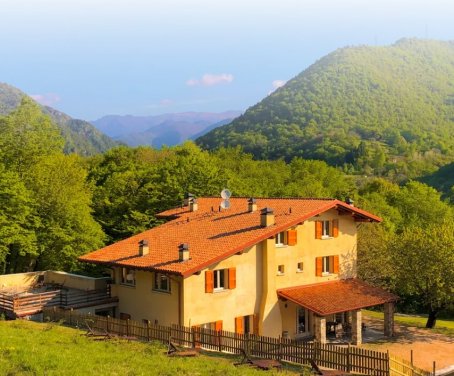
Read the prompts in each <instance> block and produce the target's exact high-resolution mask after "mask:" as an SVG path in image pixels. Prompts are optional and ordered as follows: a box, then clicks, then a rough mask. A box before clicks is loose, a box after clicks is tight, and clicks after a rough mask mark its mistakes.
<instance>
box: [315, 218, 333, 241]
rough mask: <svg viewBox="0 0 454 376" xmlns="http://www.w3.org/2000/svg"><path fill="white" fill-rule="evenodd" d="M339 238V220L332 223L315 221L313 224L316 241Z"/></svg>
mask: <svg viewBox="0 0 454 376" xmlns="http://www.w3.org/2000/svg"><path fill="white" fill-rule="evenodd" d="M338 236H339V220H337V219H333V220H332V221H316V222H315V238H316V239H331V238H337V237H338Z"/></svg>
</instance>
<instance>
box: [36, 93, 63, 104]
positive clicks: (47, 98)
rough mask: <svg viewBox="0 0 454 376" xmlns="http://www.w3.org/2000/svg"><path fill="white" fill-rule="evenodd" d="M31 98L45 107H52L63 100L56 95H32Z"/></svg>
mask: <svg viewBox="0 0 454 376" xmlns="http://www.w3.org/2000/svg"><path fill="white" fill-rule="evenodd" d="M30 97H32V98H33V99H34V100H35V101H37V102H38V103H39V104H42V105H44V106H52V105H53V104H55V103H57V102H60V100H61V98H60V96H59V95H58V94H55V93H45V94H30Z"/></svg>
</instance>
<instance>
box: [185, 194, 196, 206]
mask: <svg viewBox="0 0 454 376" xmlns="http://www.w3.org/2000/svg"><path fill="white" fill-rule="evenodd" d="M193 198H194V195H193V194H192V193H189V192H186V193H185V194H184V201H183V206H188V205H189V202H190V201H191V200H192V199H193Z"/></svg>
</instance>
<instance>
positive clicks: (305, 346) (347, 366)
mask: <svg viewBox="0 0 454 376" xmlns="http://www.w3.org/2000/svg"><path fill="white" fill-rule="evenodd" d="M43 315H44V318H45V319H49V320H51V321H62V322H64V323H66V324H68V325H70V326H75V327H78V328H85V327H86V321H87V320H89V322H90V326H91V327H92V328H93V329H96V330H105V331H107V332H109V333H112V334H116V335H120V336H126V337H128V338H131V337H133V338H135V339H138V340H143V341H151V340H157V341H161V342H162V343H165V344H167V343H168V342H169V340H170V339H171V340H172V341H173V342H174V343H176V344H178V345H181V346H186V347H199V348H203V349H206V350H212V351H219V352H226V353H231V354H239V353H241V351H244V352H245V353H246V354H248V355H250V356H255V357H260V358H267V359H277V360H280V361H286V362H291V363H296V364H309V361H310V360H311V359H313V360H314V361H315V362H316V363H317V364H318V365H319V366H321V367H326V368H334V369H338V370H342V371H347V372H353V373H358V374H364V375H375V376H402V375H404V376H407V375H411V376H430V375H432V374H431V373H430V372H427V371H423V370H420V369H418V368H416V367H413V366H412V365H411V364H410V363H409V362H405V361H404V360H400V359H399V358H396V357H394V356H390V355H389V354H388V353H384V352H378V351H372V350H366V349H361V348H358V347H351V346H347V347H342V346H337V345H332V344H320V343H318V342H300V341H296V340H292V339H286V338H272V337H265V336H258V335H254V334H238V333H232V332H227V331H224V330H220V331H216V330H211V329H203V328H200V327H191V328H189V327H185V326H179V325H171V326H163V325H154V324H151V323H150V322H148V323H140V322H137V321H133V320H120V319H115V318H111V317H108V316H107V317H104V316H96V315H95V316H94V315H85V314H80V313H77V312H75V311H72V310H62V309H58V308H56V307H53V308H45V309H44V310H43ZM407 363H408V364H407ZM398 364H404V365H403V366H402V367H401V368H399V367H400V366H398ZM404 368H405V370H407V369H410V372H413V373H403V372H404V371H402V369H404ZM405 372H406V371H405Z"/></svg>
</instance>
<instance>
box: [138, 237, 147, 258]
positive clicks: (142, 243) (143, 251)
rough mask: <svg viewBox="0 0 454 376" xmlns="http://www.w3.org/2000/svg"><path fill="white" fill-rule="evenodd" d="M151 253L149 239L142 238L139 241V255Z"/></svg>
mask: <svg viewBox="0 0 454 376" xmlns="http://www.w3.org/2000/svg"><path fill="white" fill-rule="evenodd" d="M149 253H150V248H149V247H148V240H141V241H140V242H139V256H146V255H148V254H149Z"/></svg>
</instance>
